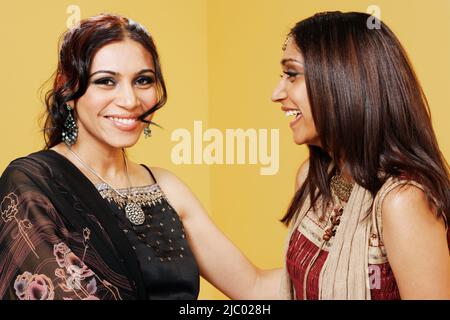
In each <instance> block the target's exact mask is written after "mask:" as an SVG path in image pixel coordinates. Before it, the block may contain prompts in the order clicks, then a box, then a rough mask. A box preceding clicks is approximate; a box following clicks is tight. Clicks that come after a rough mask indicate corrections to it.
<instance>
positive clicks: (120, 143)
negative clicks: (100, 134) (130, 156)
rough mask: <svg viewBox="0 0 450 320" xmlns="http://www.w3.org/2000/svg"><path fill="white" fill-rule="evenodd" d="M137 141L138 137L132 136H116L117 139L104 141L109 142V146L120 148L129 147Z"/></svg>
mask: <svg viewBox="0 0 450 320" xmlns="http://www.w3.org/2000/svg"><path fill="white" fill-rule="evenodd" d="M138 141H139V137H133V138H131V137H130V138H128V139H125V138H118V139H114V140H112V139H108V140H107V141H106V143H107V144H109V145H110V146H111V147H114V148H118V149H122V148H130V147H132V146H134V145H135V144H136V143H137V142H138Z"/></svg>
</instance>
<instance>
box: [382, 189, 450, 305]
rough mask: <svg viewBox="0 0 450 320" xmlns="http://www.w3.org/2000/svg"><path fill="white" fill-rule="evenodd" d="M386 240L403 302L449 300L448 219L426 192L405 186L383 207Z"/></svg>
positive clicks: (388, 199)
mask: <svg viewBox="0 0 450 320" xmlns="http://www.w3.org/2000/svg"><path fill="white" fill-rule="evenodd" d="M381 206H382V236H383V242H384V246H385V248H386V254H387V258H388V260H389V264H390V266H391V268H392V270H393V272H394V276H395V279H396V282H397V285H398V287H399V290H400V295H401V298H402V299H449V298H450V296H449V294H450V273H449V270H450V258H449V254H448V243H447V234H446V228H445V222H444V218H443V217H442V216H437V214H436V208H435V206H433V205H432V206H430V204H429V202H428V200H427V196H426V194H425V193H424V191H422V189H420V188H418V187H416V186H413V185H403V186H401V187H397V188H395V189H394V190H392V191H391V192H390V193H388V195H387V196H386V198H385V200H384V201H383V203H382V205H381Z"/></svg>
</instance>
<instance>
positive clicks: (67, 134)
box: [62, 104, 78, 147]
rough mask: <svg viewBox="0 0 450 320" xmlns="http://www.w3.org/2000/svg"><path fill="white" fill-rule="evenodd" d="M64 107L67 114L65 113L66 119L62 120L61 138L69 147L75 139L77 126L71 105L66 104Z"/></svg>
mask: <svg viewBox="0 0 450 320" xmlns="http://www.w3.org/2000/svg"><path fill="white" fill-rule="evenodd" d="M66 109H67V111H68V112H69V114H68V115H67V118H66V121H65V122H64V128H63V131H62V140H63V141H64V143H65V144H66V145H67V146H68V147H71V146H72V145H73V144H74V143H75V142H76V141H77V136H78V127H77V123H76V122H75V120H74V118H73V116H72V110H73V109H72V107H71V106H69V105H68V104H66Z"/></svg>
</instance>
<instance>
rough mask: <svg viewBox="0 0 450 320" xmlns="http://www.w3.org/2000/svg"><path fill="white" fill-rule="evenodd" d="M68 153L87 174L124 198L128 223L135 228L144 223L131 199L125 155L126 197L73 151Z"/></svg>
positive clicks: (136, 205) (139, 208)
mask: <svg viewBox="0 0 450 320" xmlns="http://www.w3.org/2000/svg"><path fill="white" fill-rule="evenodd" d="M67 149H69V151H70V152H71V153H72V154H73V155H74V157H75V158H76V159H77V160H78V161H79V162H80V163H81V164H82V165H83V166H84V167H85V168H86V169H87V170H89V172H91V173H92V174H94V175H95V176H96V177H97V178H99V179H100V180H101V181H103V182H104V183H105V184H106V185H107V186H108V187H109V188H111V190H114V192H116V193H117V194H118V195H119V196H120V197H122V198H124V199H125V200H126V203H127V204H126V206H125V215H126V217H127V219H128V220H130V222H131V223H132V224H134V225H136V226H139V225H141V224H143V223H144V221H145V213H144V211H143V210H142V208H141V206H140V205H138V204H137V203H136V202H135V201H134V200H133V199H132V198H131V180H130V176H129V175H128V162H127V157H126V156H125V154H124V155H123V159H124V162H125V172H126V176H127V180H128V195H124V194H123V193H121V192H119V191H117V189H116V188H114V187H113V186H112V185H110V184H109V183H108V182H106V180H105V179H103V178H102V177H101V176H100V175H99V174H98V173H97V172H95V171H94V169H92V168H91V167H89V166H88V165H87V164H86V163H85V162H84V161H83V160H81V158H80V157H79V156H78V155H77V154H76V153H75V151H73V150H72V149H71V148H69V147H68V148H67Z"/></svg>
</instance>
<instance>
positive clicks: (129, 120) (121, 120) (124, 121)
mask: <svg viewBox="0 0 450 320" xmlns="http://www.w3.org/2000/svg"><path fill="white" fill-rule="evenodd" d="M110 119H111V120H112V121H116V122H119V123H123V124H133V123H135V122H136V119H130V118H126V119H125V118H115V117H110Z"/></svg>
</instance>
